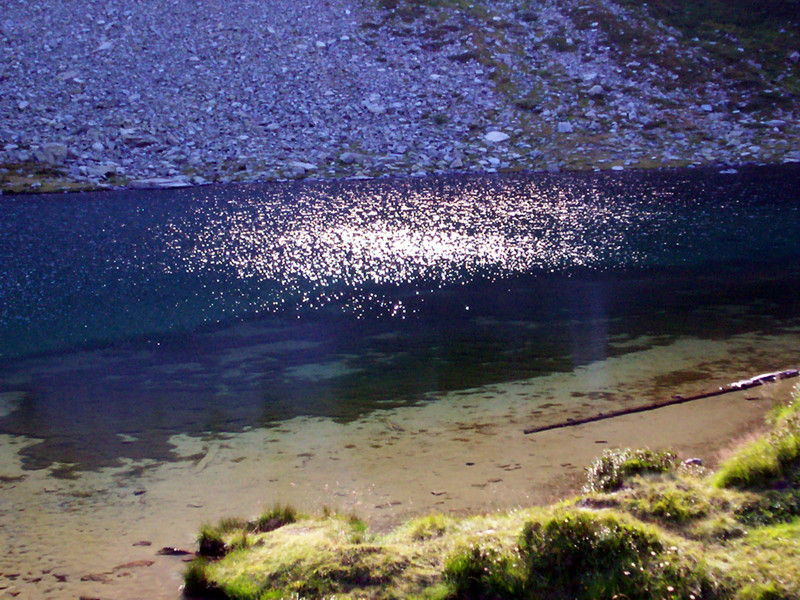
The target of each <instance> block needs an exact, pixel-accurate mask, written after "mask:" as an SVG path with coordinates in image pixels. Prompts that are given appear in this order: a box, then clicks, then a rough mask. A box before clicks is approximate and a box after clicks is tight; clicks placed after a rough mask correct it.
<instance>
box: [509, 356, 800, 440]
mask: <svg viewBox="0 0 800 600" xmlns="http://www.w3.org/2000/svg"><path fill="white" fill-rule="evenodd" d="M798 375H800V371H798V370H797V369H788V370H786V371H776V372H774V373H764V374H762V375H756V376H755V377H751V378H750V379H743V380H741V381H736V382H734V383H731V384H728V385H724V386H722V387H719V388H717V389H716V390H711V391H709V392H703V393H701V394H695V395H693V396H680V395H675V396H673V397H672V398H669V399H668V400H656V401H655V402H651V403H649V404H643V405H641V406H633V407H630V408H622V409H620V410H614V411H611V412H607V413H597V414H596V415H592V416H591V417H584V418H582V419H567V420H566V421H561V422H559V423H553V424H551V425H542V426H541V427H530V428H528V429H525V430H524V431H523V433H524V434H525V435H529V434H531V433H541V432H542V431H550V430H551V429H562V428H564V427H574V426H576V425H585V424H587V423H594V422H596V421H604V420H606V419H613V418H615V417H624V416H625V415H632V414H636V413H640V412H647V411H650V410H656V409H659V408H664V407H666V406H674V405H676V404H683V403H685V402H693V401H694V400H702V399H703V398H711V397H713V396H721V395H723V394H730V393H731V392H740V391H742V390H747V389H750V388H753V387H756V386H759V385H763V384H765V383H770V382H773V381H779V380H782V379H791V378H792V377H797V376H798Z"/></svg>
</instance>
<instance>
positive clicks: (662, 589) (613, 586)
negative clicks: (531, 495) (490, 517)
mask: <svg viewBox="0 0 800 600" xmlns="http://www.w3.org/2000/svg"><path fill="white" fill-rule="evenodd" d="M520 549H521V554H522V556H523V559H524V562H525V569H526V584H527V585H526V588H527V591H528V594H527V597H534V598H535V597H543V598H552V597H568V598H576V599H583V598H585V599H586V600H589V599H595V598H622V597H624V598H629V599H631V600H633V599H635V598H642V599H644V598H659V597H667V596H669V595H672V594H674V595H675V596H676V597H689V595H691V594H694V595H695V596H696V597H710V596H711V593H710V592H711V591H712V585H711V582H710V580H709V579H708V578H707V577H706V576H705V573H704V571H703V569H702V568H701V567H700V566H699V565H697V564H694V563H692V562H690V561H688V560H687V558H686V556H684V555H682V554H681V553H680V552H679V551H678V548H677V546H673V545H671V544H669V543H668V542H667V540H666V539H665V536H664V535H663V533H661V532H659V531H657V530H656V529H654V528H652V527H648V526H647V525H645V524H643V523H641V522H637V521H635V520H632V519H629V518H628V517H626V516H623V515H619V514H615V513H608V512H602V513H592V512H588V511H574V510H573V511H565V512H562V513H559V514H556V515H554V516H553V517H552V518H551V519H549V520H547V521H546V522H544V523H528V524H527V525H526V526H525V528H524V530H523V532H522V539H521V542H520Z"/></svg>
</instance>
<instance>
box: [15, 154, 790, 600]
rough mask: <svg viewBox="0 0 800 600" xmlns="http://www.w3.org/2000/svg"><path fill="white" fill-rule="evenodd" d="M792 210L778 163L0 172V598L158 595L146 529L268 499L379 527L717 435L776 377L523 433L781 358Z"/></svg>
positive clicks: (499, 502)
mask: <svg viewBox="0 0 800 600" xmlns="http://www.w3.org/2000/svg"><path fill="white" fill-rule="evenodd" d="M799 233H800V168H798V166H784V167H769V168H751V169H742V170H740V172H739V173H737V174H723V173H719V172H717V171H713V170H703V171H701V170H696V171H694V170H688V171H665V172H636V173H604V174H572V175H556V174H554V175H543V174H535V175H526V174H517V175H496V176H480V177H478V176H476V177H440V178H426V179H401V180H377V181H345V182H328V183H314V182H305V183H281V184H269V185H247V186H223V187H203V188H195V189H186V190H177V191H174V190H173V191H140V192H135V191H130V192H106V193H93V194H75V195H64V196H53V195H50V196H16V197H15V196H11V197H6V196H3V197H2V199H1V201H0V492H1V493H0V537H2V539H3V540H4V542H5V549H6V550H5V551H4V552H3V553H0V595H2V596H3V597H5V596H6V595H8V596H9V597H23V598H28V599H31V600H39V599H41V600H45V599H46V600H50V599H53V598H56V599H59V598H76V597H87V598H95V597H98V598H110V597H113V598H117V599H119V600H140V599H141V598H148V599H150V600H177V599H178V598H179V597H180V582H181V579H180V572H181V570H182V568H183V563H182V562H181V558H180V557H172V556H160V555H158V554H157V553H156V550H157V549H158V548H160V547H162V546H176V547H183V548H188V549H193V548H194V544H195V536H196V532H197V530H198V528H199V527H200V525H201V524H202V523H204V522H215V521H216V520H218V519H219V518H222V517H224V516H230V515H238V516H251V515H253V514H254V513H257V512H258V511H260V510H263V509H264V508H266V507H270V506H272V505H273V504H274V503H275V502H288V503H292V504H294V505H295V506H297V507H299V508H300V509H301V510H308V511H317V510H322V508H323V507H328V508H331V509H333V510H340V511H344V512H347V513H349V512H351V511H354V512H355V513H356V514H358V515H359V516H361V517H363V518H365V519H367V521H368V522H369V523H370V524H371V526H374V527H389V526H391V525H392V524H394V523H397V522H398V520H400V519H403V518H407V517H409V516H411V515H419V514H424V513H428V512H431V511H441V512H449V513H456V514H460V513H463V512H465V511H486V510H492V509H509V508H513V507H515V506H520V505H528V504H531V503H539V502H547V501H549V500H551V499H553V498H558V497H563V494H565V493H568V492H569V490H572V489H575V485H576V482H578V481H580V475H581V472H582V469H583V467H584V466H585V465H587V464H588V463H589V461H591V460H592V458H593V457H595V456H596V455H597V454H598V453H599V452H600V451H601V450H602V449H603V448H604V447H614V446H645V445H647V446H651V447H671V448H673V449H675V450H676V451H678V452H679V453H683V454H682V456H698V455H699V456H701V457H704V458H707V459H709V460H712V461H713V460H714V456H715V453H716V452H717V451H718V450H719V448H720V447H723V446H725V445H726V444H729V443H730V441H731V440H733V439H736V438H737V436H741V435H743V434H746V432H747V431H748V430H749V429H750V428H751V427H752V426H753V424H754V423H756V422H758V421H759V419H760V417H761V415H762V414H763V411H764V410H766V408H768V407H769V406H771V405H772V404H773V403H774V402H775V401H776V400H785V399H786V398H787V397H788V396H789V395H790V394H791V393H793V392H792V390H791V388H790V387H788V388H787V387H786V386H784V387H783V388H781V387H780V386H777V385H776V386H764V387H762V388H758V389H757V390H752V391H748V392H746V393H745V392H740V393H737V394H729V395H726V396H723V397H718V398H713V399H709V400H707V401H698V402H692V403H691V404H685V405H681V406H679V407H672V408H669V409H662V410H658V411H654V412H650V413H642V414H639V415H635V416H633V417H624V418H616V419H611V420H608V421H602V422H600V423H596V424H593V425H590V426H579V427H571V428H568V429H561V430H556V431H550V432H546V433H543V434H537V435H533V436H528V435H523V429H525V428H527V427H531V426H537V425H543V424H548V423H555V422H558V421H562V420H564V419H567V418H576V417H581V416H586V415H590V414H594V413H597V412H600V411H603V412H606V411H609V410H614V409H618V408H621V407H625V406H631V405H638V404H641V403H643V402H645V401H648V400H653V399H664V398H668V397H669V396H671V395H673V394H683V395H688V394H692V393H696V392H698V391H704V390H708V389H710V388H714V387H716V386H718V385H724V384H727V383H730V382H732V381H735V380H738V379H743V378H745V377H750V376H753V375H756V374H758V373H760V372H763V371H774V370H779V369H786V368H791V367H797V366H798V363H800V352H799V351H798V349H799V348H800V300H799V299H798V290H800V267H799V266H798V265H799V264H800V262H799V261H798V259H799V258H800V235H798V234H799ZM786 383H787V384H788V385H789V386H791V385H793V382H791V381H789V382H786ZM577 485H579V484H577Z"/></svg>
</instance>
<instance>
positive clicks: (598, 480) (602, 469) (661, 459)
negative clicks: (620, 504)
mask: <svg viewBox="0 0 800 600" xmlns="http://www.w3.org/2000/svg"><path fill="white" fill-rule="evenodd" d="M676 458H677V457H676V455H675V454H674V453H673V452H669V451H666V450H665V451H660V452H656V451H653V450H649V449H647V448H645V449H637V450H631V449H630V448H625V449H624V450H605V451H604V452H603V455H602V456H601V457H600V458H597V459H595V461H594V462H593V463H592V464H591V465H590V466H589V468H588V469H587V479H588V481H587V483H586V485H585V486H584V491H586V492H612V491H614V490H618V489H619V488H621V487H622V486H623V484H624V483H625V480H626V478H628V477H630V476H632V475H641V474H644V473H664V472H666V471H669V470H670V469H671V468H673V467H674V466H675V460H676Z"/></svg>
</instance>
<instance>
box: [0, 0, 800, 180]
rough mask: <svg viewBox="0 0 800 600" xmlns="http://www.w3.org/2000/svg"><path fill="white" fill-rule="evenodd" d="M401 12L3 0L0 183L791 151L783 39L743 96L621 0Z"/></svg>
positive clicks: (633, 160) (668, 159)
mask: <svg viewBox="0 0 800 600" xmlns="http://www.w3.org/2000/svg"><path fill="white" fill-rule="evenodd" d="M385 4H386V5H391V4H392V3H391V2H386V3H385ZM396 4H397V6H396V8H395V9H393V10H389V9H385V8H381V7H380V6H379V5H378V3H377V2H372V1H370V0H362V1H358V0H326V1H325V2H288V1H285V0H270V1H269V2H257V1H254V0H248V1H245V2H236V3H230V2H216V1H213V2H211V1H204V2H197V3H181V2H170V1H167V0H142V1H140V2H135V3H123V2H120V1H119V0H98V1H91V2H75V1H74V0H59V1H55V2H28V1H24V0H9V1H7V2H5V3H4V5H3V14H2V16H0V52H2V55H3V61H2V62H0V169H2V171H0V175H2V177H0V191H2V190H5V191H7V192H8V191H15V190H16V191H37V190H39V191H41V190H48V191H52V190H57V189H75V188H76V187H78V188H97V187H120V186H122V187H124V186H131V187H175V186H185V185H191V184H200V183H206V182H228V181H266V180H276V179H278V180H280V179H286V178H292V179H297V178H306V177H310V178H339V177H374V176H382V175H409V174H413V175H423V174H430V173H442V172H460V171H478V172H493V171H507V170H551V171H553V170H560V169H586V168H589V169H591V168H596V169H601V168H602V169H609V168H614V169H625V168H638V167H653V166H685V165H707V164H715V165H731V164H742V163H762V162H768V163H780V162H786V161H797V160H800V146H799V144H798V141H799V140H800V120H798V108H797V103H796V102H790V101H787V100H786V98H791V94H790V91H787V90H789V88H787V90H783V89H782V88H781V85H784V84H785V85H787V86H788V85H789V83H786V82H789V81H791V80H793V79H792V78H793V77H794V76H795V75H796V71H797V69H798V61H800V54H798V53H797V52H795V53H794V54H791V53H790V50H791V48H787V56H786V58H785V64H781V68H782V69H783V70H784V71H785V72H784V73H782V74H781V75H780V76H778V77H777V78H775V77H774V76H769V77H768V76H767V75H766V74H765V73H761V72H760V71H759V69H758V68H757V66H758V65H757V63H754V61H753V60H752V59H751V58H749V57H748V56H747V55H746V53H745V50H744V49H742V55H741V57H742V61H741V62H742V64H741V65H739V66H738V67H737V68H739V69H740V70H741V69H744V70H745V71H746V72H747V77H748V78H749V79H748V80H747V85H744V86H742V85H738V84H737V81H736V80H735V79H732V78H731V77H733V75H731V74H730V73H728V72H727V70H726V69H728V67H726V66H725V64H724V63H717V62H715V61H718V60H719V59H718V57H716V56H715V55H714V54H713V52H712V50H714V46H713V45H709V44H705V43H703V42H701V41H700V40H696V39H687V38H685V37H683V36H682V34H681V33H680V32H678V31H676V30H673V29H671V28H670V27H669V26H667V25H665V24H663V23H661V22H658V21H653V20H647V19H645V18H644V17H643V15H642V14H640V13H638V12H633V11H632V10H630V9H627V8H623V7H622V6H621V5H618V4H616V3H614V2H611V1H610V0H603V1H602V2H599V3H597V5H596V6H595V7H594V9H593V10H594V11H595V12H594V13H592V14H590V15H588V16H587V14H588V13H586V11H585V10H584V9H585V7H582V6H581V5H580V4H579V3H578V2H577V1H575V0H569V1H567V2H555V1H552V0H551V1H546V2H541V3H538V4H536V6H535V8H534V9H531V10H523V8H522V7H521V5H520V6H518V5H517V4H516V3H514V2H509V1H500V2H493V3H491V6H489V7H483V5H482V4H480V3H477V4H476V5H472V8H469V9H466V10H458V9H455V8H453V7H449V8H448V7H447V6H443V7H438V8H431V7H426V6H425V5H424V4H413V5H411V6H413V9H409V8H408V7H406V5H404V4H403V3H402V2H400V3H396ZM593 19H598V20H597V21H594V20H593ZM608 23H611V24H612V25H610V26H607V24H608ZM609 27H610V28H609ZM628 29H633V30H635V31H639V32H640V37H641V38H642V41H640V42H636V41H635V40H636V38H634V43H633V45H631V46H630V47H626V48H620V47H619V46H618V42H619V40H617V39H616V37H615V36H616V35H617V34H618V32H619V31H627V30H628ZM713 44H717V42H713ZM698 65H705V66H703V67H699V66H698ZM737 73H738V72H737ZM781 82H783V83H781ZM765 94H766V96H765ZM787 94H789V95H788V96H787ZM764 97H767V98H768V99H767V100H766V101H765V100H764ZM723 168H724V167H723ZM42 169H44V171H42Z"/></svg>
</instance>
